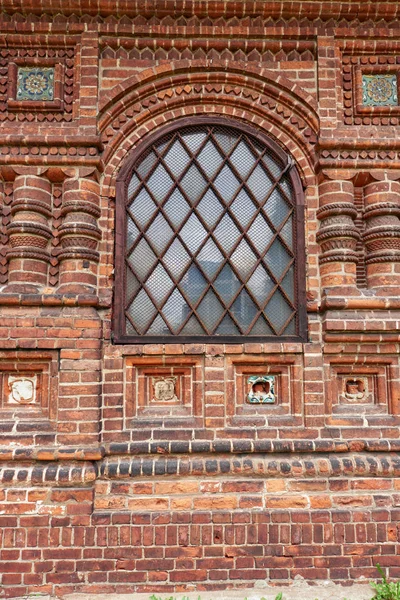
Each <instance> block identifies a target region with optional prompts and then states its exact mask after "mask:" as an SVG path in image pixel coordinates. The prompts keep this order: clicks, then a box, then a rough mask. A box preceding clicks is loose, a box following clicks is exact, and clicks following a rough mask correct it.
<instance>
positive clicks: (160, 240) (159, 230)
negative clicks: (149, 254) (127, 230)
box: [146, 214, 174, 255]
mask: <svg viewBox="0 0 400 600" xmlns="http://www.w3.org/2000/svg"><path fill="white" fill-rule="evenodd" d="M146 236H147V239H148V240H149V242H150V243H151V245H152V246H153V248H154V249H155V251H156V252H157V254H158V255H160V254H162V253H163V251H164V250H165V248H166V247H167V245H168V244H169V242H170V241H171V240H172V238H173V236H174V232H173V230H172V229H171V227H170V226H169V225H168V223H167V221H166V220H165V219H164V217H163V216H162V215H160V214H158V215H157V216H156V218H155V219H154V221H153V222H152V224H151V225H150V227H149V228H148V230H147V231H146Z"/></svg>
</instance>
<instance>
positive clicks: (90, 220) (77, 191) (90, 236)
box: [59, 178, 101, 293]
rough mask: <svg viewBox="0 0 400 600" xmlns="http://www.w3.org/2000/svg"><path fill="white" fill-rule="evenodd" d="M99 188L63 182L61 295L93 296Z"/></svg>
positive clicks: (93, 184)
mask: <svg viewBox="0 0 400 600" xmlns="http://www.w3.org/2000/svg"><path fill="white" fill-rule="evenodd" d="M99 203H100V199H99V185H98V183H97V182H96V181H94V180H91V179H75V178H74V179H73V178H71V179H67V180H66V181H65V183H64V195H63V203H62V209H61V217H62V218H63V223H62V225H61V226H60V228H59V236H60V240H61V251H60V254H59V261H60V287H59V291H60V292H61V293H65V292H70V293H95V292H96V287H97V263H98V261H99V253H98V252H97V245H98V242H99V240H100V238H101V232H100V229H99V227H98V225H97V219H98V217H99V216H100V207H99Z"/></svg>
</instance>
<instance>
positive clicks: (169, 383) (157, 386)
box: [152, 377, 178, 402]
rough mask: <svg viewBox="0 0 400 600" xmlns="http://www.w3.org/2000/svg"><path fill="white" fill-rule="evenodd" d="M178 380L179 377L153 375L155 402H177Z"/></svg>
mask: <svg viewBox="0 0 400 600" xmlns="http://www.w3.org/2000/svg"><path fill="white" fill-rule="evenodd" d="M176 381H177V377H152V386H153V402H177V401H178V398H177V396H176V394H175V385H176Z"/></svg>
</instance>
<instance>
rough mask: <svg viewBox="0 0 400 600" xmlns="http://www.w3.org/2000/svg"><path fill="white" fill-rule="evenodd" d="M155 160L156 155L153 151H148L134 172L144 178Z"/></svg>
mask: <svg viewBox="0 0 400 600" xmlns="http://www.w3.org/2000/svg"><path fill="white" fill-rule="evenodd" d="M156 162H157V156H156V155H155V153H154V152H150V154H148V155H147V156H146V157H145V158H143V159H142V160H141V161H140V163H139V165H138V166H137V167H136V172H137V173H138V174H139V177H141V179H145V178H146V177H147V175H148V174H149V173H150V171H151V169H152V167H154V165H155V164H156Z"/></svg>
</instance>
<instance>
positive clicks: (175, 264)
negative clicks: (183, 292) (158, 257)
mask: <svg viewBox="0 0 400 600" xmlns="http://www.w3.org/2000/svg"><path fill="white" fill-rule="evenodd" d="M163 261H164V263H165V265H166V266H167V268H168V269H169V271H170V273H171V275H172V276H173V277H174V278H175V279H179V278H180V276H181V275H182V273H183V271H184V270H185V269H186V267H187V266H188V265H189V263H190V256H189V254H188V253H187V252H186V250H185V248H184V247H183V245H182V244H181V242H180V241H179V240H174V241H173V242H172V244H171V246H170V247H169V248H168V250H167V251H166V253H165V254H164V257H163Z"/></svg>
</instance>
